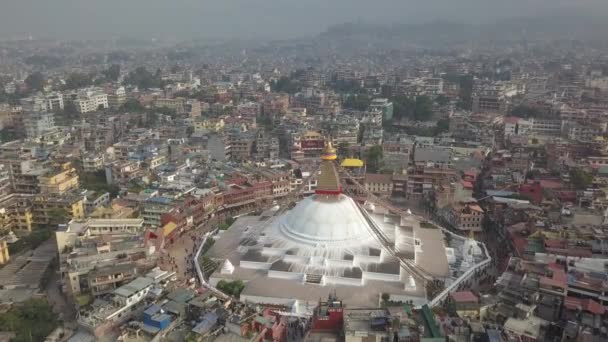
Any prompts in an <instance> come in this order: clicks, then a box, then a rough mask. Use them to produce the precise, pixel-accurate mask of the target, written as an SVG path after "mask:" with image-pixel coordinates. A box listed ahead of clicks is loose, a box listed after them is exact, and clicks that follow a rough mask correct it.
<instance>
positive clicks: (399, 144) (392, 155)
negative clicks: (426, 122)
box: [382, 137, 414, 173]
mask: <svg viewBox="0 0 608 342" xmlns="http://www.w3.org/2000/svg"><path fill="white" fill-rule="evenodd" d="M413 149H414V141H412V140H410V139H407V138H405V137H398V138H396V139H391V140H389V141H384V142H383V143H382V154H383V159H382V161H383V162H384V166H385V167H386V168H388V169H391V170H393V171H394V172H397V173H402V172H403V171H404V170H407V168H408V167H409V164H410V159H411V155H412V152H413Z"/></svg>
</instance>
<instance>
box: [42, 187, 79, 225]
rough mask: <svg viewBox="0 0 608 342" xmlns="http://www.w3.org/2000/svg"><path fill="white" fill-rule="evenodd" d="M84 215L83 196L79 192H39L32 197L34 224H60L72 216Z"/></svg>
mask: <svg viewBox="0 0 608 342" xmlns="http://www.w3.org/2000/svg"><path fill="white" fill-rule="evenodd" d="M84 215H85V210H84V196H83V195H82V194H81V193H79V192H74V191H73V192H66V193H63V194H61V195H57V194H40V195H36V196H35V197H34V201H33V220H34V224H38V225H55V224H61V223H65V222H66V221H68V220H70V219H73V218H75V219H79V218H83V217H84Z"/></svg>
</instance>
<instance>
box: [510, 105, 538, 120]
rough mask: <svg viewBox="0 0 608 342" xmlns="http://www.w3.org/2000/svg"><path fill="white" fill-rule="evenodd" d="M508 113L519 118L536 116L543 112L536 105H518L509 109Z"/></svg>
mask: <svg viewBox="0 0 608 342" xmlns="http://www.w3.org/2000/svg"><path fill="white" fill-rule="evenodd" d="M509 114H510V115H512V116H517V117H520V118H538V117H541V116H542V114H543V113H542V111H540V110H539V109H538V108H536V107H531V106H528V105H519V106H515V107H513V109H511V110H510V112H509Z"/></svg>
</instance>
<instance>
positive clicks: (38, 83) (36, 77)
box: [25, 72, 46, 91]
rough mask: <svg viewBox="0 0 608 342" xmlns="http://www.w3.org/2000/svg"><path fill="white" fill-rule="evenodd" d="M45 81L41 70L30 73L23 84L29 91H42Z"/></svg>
mask: <svg viewBox="0 0 608 342" xmlns="http://www.w3.org/2000/svg"><path fill="white" fill-rule="evenodd" d="M45 82H46V80H45V78H44V75H43V74H42V73H41V72H35V73H33V74H30V75H28V76H27V77H26V79H25V85H26V86H27V89H28V90H30V91H42V89H43V88H44V83H45Z"/></svg>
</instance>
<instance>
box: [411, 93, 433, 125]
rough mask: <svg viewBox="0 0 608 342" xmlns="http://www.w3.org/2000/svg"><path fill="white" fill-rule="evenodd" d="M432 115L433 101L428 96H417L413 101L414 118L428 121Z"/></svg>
mask: <svg viewBox="0 0 608 342" xmlns="http://www.w3.org/2000/svg"><path fill="white" fill-rule="evenodd" d="M432 117H433V101H432V100H431V98H430V97H428V96H417V97H416V100H415V101H414V119H416V120H418V121H428V120H430V119H431V118H432Z"/></svg>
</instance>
